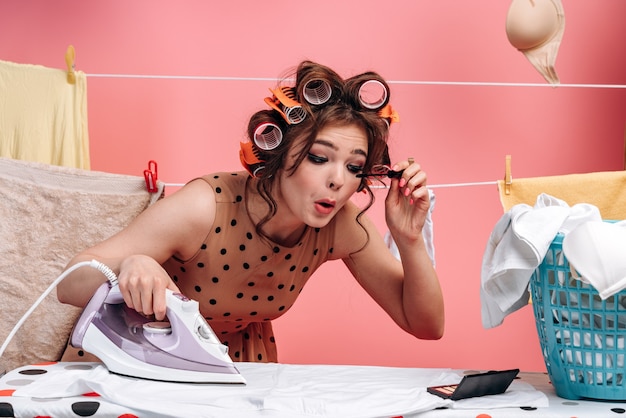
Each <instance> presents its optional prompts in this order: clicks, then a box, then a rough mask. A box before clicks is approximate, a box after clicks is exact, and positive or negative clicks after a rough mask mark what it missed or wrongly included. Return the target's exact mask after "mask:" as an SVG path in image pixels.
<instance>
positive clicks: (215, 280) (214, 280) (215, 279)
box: [211, 277, 220, 283]
mask: <svg viewBox="0 0 626 418" xmlns="http://www.w3.org/2000/svg"><path fill="white" fill-rule="evenodd" d="M211 281H212V282H213V283H217V282H219V281H220V279H219V278H217V277H213V278H212V279H211Z"/></svg>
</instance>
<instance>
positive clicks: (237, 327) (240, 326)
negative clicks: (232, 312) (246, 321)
mask: <svg viewBox="0 0 626 418" xmlns="http://www.w3.org/2000/svg"><path fill="white" fill-rule="evenodd" d="M242 327H243V325H241V324H239V325H237V326H236V327H235V329H239V328H242Z"/></svg>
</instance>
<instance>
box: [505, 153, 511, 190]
mask: <svg viewBox="0 0 626 418" xmlns="http://www.w3.org/2000/svg"><path fill="white" fill-rule="evenodd" d="M511 184H513V180H512V178H511V156H510V155H507V156H506V157H505V160H504V194H511Z"/></svg>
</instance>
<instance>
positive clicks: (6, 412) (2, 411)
mask: <svg viewBox="0 0 626 418" xmlns="http://www.w3.org/2000/svg"><path fill="white" fill-rule="evenodd" d="M14 416H15V411H14V410H13V405H11V404H10V403H9V402H0V417H14Z"/></svg>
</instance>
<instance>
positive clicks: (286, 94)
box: [265, 87, 306, 125]
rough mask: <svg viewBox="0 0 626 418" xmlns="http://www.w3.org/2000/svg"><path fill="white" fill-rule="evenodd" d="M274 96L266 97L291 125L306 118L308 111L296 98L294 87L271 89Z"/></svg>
mask: <svg viewBox="0 0 626 418" xmlns="http://www.w3.org/2000/svg"><path fill="white" fill-rule="evenodd" d="M270 91H271V92H272V93H274V97H266V98H265V102H266V103H267V104H268V105H270V107H272V108H273V109H275V110H277V111H278V112H279V113H280V114H281V115H282V117H283V118H284V119H285V120H286V121H287V123H289V124H290V125H295V124H298V123H300V122H302V121H303V120H304V119H305V118H306V111H305V110H304V109H303V108H302V105H300V103H298V102H297V101H296V100H295V93H294V91H293V88H290V87H282V88H277V89H275V90H271V89H270Z"/></svg>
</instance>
